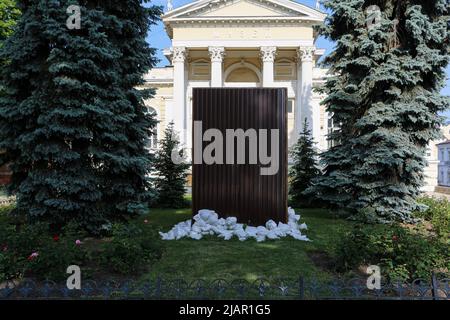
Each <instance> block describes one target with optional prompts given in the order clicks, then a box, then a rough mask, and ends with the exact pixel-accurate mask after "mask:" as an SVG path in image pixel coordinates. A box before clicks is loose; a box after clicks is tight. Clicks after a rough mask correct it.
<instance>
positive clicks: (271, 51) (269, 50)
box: [261, 46, 277, 62]
mask: <svg viewBox="0 0 450 320" xmlns="http://www.w3.org/2000/svg"><path fill="white" fill-rule="evenodd" d="M276 55H277V47H274V46H271V47H261V60H262V61H263V62H274V61H275V56H276Z"/></svg>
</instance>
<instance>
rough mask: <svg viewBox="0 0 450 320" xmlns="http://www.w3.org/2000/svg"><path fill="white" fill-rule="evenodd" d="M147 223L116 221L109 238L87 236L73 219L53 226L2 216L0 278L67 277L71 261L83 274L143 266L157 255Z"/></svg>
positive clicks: (154, 237) (158, 248) (126, 270)
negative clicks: (141, 225) (56, 228)
mask: <svg viewBox="0 0 450 320" xmlns="http://www.w3.org/2000/svg"><path fill="white" fill-rule="evenodd" d="M145 229H146V230H145V232H144V231H143V230H142V229H140V228H139V227H137V226H134V225H130V226H128V225H123V224H118V225H115V226H114V229H113V232H112V234H111V235H112V239H111V240H110V239H108V238H107V239H88V238H86V234H84V233H83V232H80V231H79V228H77V227H76V226H74V225H68V226H67V227H66V228H64V229H63V230H60V231H59V232H55V231H53V230H52V228H51V227H50V226H49V225H48V224H45V223H38V224H34V225H29V224H23V225H16V224H13V223H12V221H11V220H8V219H3V220H1V219H0V282H1V281H4V280H11V279H16V278H21V277H32V278H35V279H49V280H54V281H59V280H63V279H66V278H67V277H68V275H67V273H66V270H67V267H69V266H70V265H78V266H80V267H81V269H82V273H83V277H86V276H90V274H91V273H92V272H95V273H100V274H108V273H110V271H111V270H112V271H114V272H117V273H129V272H131V271H136V270H140V269H145V266H147V265H148V264H149V263H151V262H153V261H155V260H156V259H158V258H159V257H160V256H161V246H160V243H161V242H160V241H159V239H158V237H157V235H156V232H153V231H152V230H151V227H150V226H146V227H145ZM147 229H148V230H147Z"/></svg>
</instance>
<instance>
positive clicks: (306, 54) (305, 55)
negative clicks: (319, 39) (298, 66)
mask: <svg viewBox="0 0 450 320" xmlns="http://www.w3.org/2000/svg"><path fill="white" fill-rule="evenodd" d="M315 51H316V48H315V47H300V48H299V49H298V51H297V54H298V58H299V59H300V61H302V62H311V61H313V56H314V52H315Z"/></svg>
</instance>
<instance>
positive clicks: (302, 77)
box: [295, 47, 320, 142]
mask: <svg viewBox="0 0 450 320" xmlns="http://www.w3.org/2000/svg"><path fill="white" fill-rule="evenodd" d="M314 50H315V48H314V47H301V48H299V50H298V58H299V68H298V72H297V99H296V100H297V106H296V110H295V132H296V138H297V137H298V134H299V133H300V132H301V131H302V129H303V123H304V121H305V119H306V121H307V122H308V127H309V129H310V130H311V133H312V137H313V138H314V140H315V142H319V138H320V110H319V109H318V108H313V105H314V104H313V96H312V85H313V54H314Z"/></svg>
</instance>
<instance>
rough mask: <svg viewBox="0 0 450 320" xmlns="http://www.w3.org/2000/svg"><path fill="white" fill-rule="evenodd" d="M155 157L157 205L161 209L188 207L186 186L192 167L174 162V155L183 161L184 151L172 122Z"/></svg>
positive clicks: (165, 131)
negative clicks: (185, 196) (185, 197)
mask: <svg viewBox="0 0 450 320" xmlns="http://www.w3.org/2000/svg"><path fill="white" fill-rule="evenodd" d="M159 145H160V147H159V149H158V151H157V153H156V157H155V171H156V173H155V175H156V178H155V187H156V190H157V192H158V200H157V205H158V206H159V207H161V208H182V207H184V206H185V205H186V201H185V200H184V195H185V193H186V190H185V185H186V178H187V176H188V170H189V168H190V165H189V164H188V163H185V162H181V163H178V162H179V161H173V160H172V154H173V153H174V154H176V155H177V158H179V159H182V158H183V156H184V154H183V150H182V149H181V150H180V149H179V145H180V142H179V139H178V136H177V133H176V132H175V131H174V124H173V122H171V123H170V124H169V125H168V126H167V128H166V129H165V130H164V138H163V139H162V140H161V141H160V143H159Z"/></svg>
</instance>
